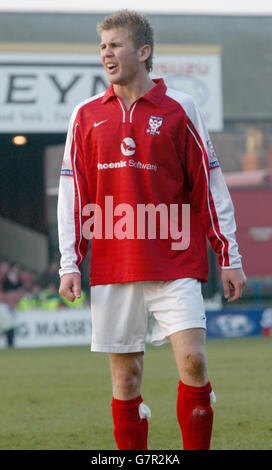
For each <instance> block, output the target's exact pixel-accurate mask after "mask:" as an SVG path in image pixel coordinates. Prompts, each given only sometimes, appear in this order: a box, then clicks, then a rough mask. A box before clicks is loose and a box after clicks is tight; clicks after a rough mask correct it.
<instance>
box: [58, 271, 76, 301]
mask: <svg viewBox="0 0 272 470" xmlns="http://www.w3.org/2000/svg"><path fill="white" fill-rule="evenodd" d="M59 293H60V295H62V296H63V297H65V298H66V299H67V300H69V301H70V302H74V300H75V299H79V298H80V297H81V275H80V274H79V273H69V274H63V275H62V276H61V280H60V288H59Z"/></svg>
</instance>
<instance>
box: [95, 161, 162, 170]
mask: <svg viewBox="0 0 272 470" xmlns="http://www.w3.org/2000/svg"><path fill="white" fill-rule="evenodd" d="M124 167H126V168H127V167H130V168H138V169H140V170H152V171H157V169H158V167H157V165H152V164H151V163H142V162H139V161H136V160H133V159H132V158H131V159H130V160H129V161H128V162H127V161H124V160H120V161H119V162H109V163H97V169H98V170H110V169H114V168H124Z"/></svg>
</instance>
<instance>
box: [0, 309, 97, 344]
mask: <svg viewBox="0 0 272 470" xmlns="http://www.w3.org/2000/svg"><path fill="white" fill-rule="evenodd" d="M14 320H15V337H14V347H15V348H42V347H55V346H87V345H89V346H90V345H91V312H90V309H88V308H86V309H63V310H56V311H45V310H30V311H29V312H16V313H15V318H14ZM1 347H2V348H3V347H6V340H5V338H4V337H3V335H2V338H1V341H0V348H1Z"/></svg>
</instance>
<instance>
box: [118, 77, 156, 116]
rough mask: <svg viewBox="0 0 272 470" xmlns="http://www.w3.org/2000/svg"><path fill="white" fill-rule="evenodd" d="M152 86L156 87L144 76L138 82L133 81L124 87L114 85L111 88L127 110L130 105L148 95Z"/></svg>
mask: <svg viewBox="0 0 272 470" xmlns="http://www.w3.org/2000/svg"><path fill="white" fill-rule="evenodd" d="M154 86H156V83H155V82H153V80H152V79H151V78H150V77H149V75H148V74H146V75H145V77H144V79H143V78H142V77H141V79H140V80H139V79H135V80H134V81H133V82H130V83H128V84H126V85H118V84H114V85H113V88H114V92H115V94H116V95H117V96H119V97H120V98H121V99H122V101H123V103H124V105H125V107H126V108H127V109H129V108H130V107H131V105H132V103H134V102H135V101H137V100H138V99H139V98H140V97H141V96H143V95H145V94H146V93H148V92H149V91H150V90H151V89H152V88H153V87H154Z"/></svg>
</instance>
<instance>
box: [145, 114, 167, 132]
mask: <svg viewBox="0 0 272 470" xmlns="http://www.w3.org/2000/svg"><path fill="white" fill-rule="evenodd" d="M162 122H163V118H162V117H158V116H150V118H149V123H148V124H149V129H146V132H147V134H150V135H158V134H159V133H160V131H159V130H158V129H159V128H160V127H161V125H162Z"/></svg>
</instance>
